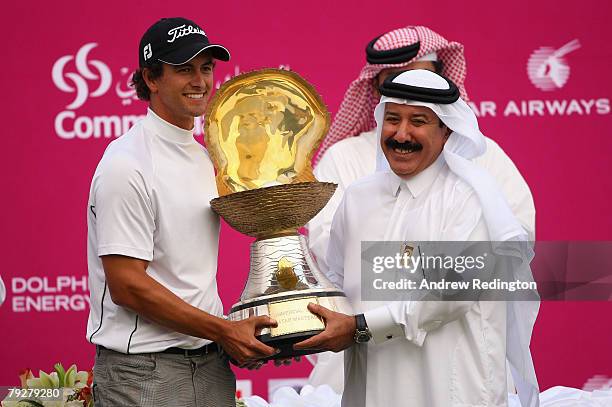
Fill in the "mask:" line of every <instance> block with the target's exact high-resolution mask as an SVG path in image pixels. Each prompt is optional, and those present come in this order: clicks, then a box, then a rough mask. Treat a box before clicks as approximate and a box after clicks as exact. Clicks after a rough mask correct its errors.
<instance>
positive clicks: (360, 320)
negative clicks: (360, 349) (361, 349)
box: [355, 314, 372, 343]
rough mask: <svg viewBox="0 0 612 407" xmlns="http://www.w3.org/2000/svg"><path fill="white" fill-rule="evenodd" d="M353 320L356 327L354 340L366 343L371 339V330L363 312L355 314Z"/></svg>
mask: <svg viewBox="0 0 612 407" xmlns="http://www.w3.org/2000/svg"><path fill="white" fill-rule="evenodd" d="M355 322H356V324H357V329H355V342H356V343H366V342H368V341H369V340H370V339H372V332H370V330H369V329H368V324H367V323H366V319H365V317H364V316H363V314H357V315H355Z"/></svg>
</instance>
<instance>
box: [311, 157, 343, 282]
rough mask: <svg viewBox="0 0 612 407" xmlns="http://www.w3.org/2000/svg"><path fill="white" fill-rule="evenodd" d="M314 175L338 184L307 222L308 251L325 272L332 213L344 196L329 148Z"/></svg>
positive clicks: (321, 179)
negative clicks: (319, 209) (315, 214)
mask: <svg viewBox="0 0 612 407" xmlns="http://www.w3.org/2000/svg"><path fill="white" fill-rule="evenodd" d="M314 175H315V177H316V178H317V180H319V181H321V182H333V183H335V184H338V187H337V188H336V191H335V192H334V194H333V196H332V197H331V199H330V200H329V202H328V203H327V205H325V207H324V208H323V209H321V211H320V212H319V213H318V214H317V216H315V217H314V218H312V219H311V221H310V222H308V225H307V228H308V246H309V248H310V251H311V252H312V253H313V254H314V255H315V257H316V258H317V264H318V265H319V269H320V270H321V271H322V272H323V273H325V274H327V273H328V270H329V265H328V264H327V259H326V255H327V250H328V245H329V239H330V230H331V225H332V221H333V219H334V214H335V213H336V210H337V209H338V206H340V202H341V201H342V197H343V196H344V189H345V185H343V184H342V182H341V180H340V175H339V173H338V168H337V167H336V164H335V162H334V159H333V155H332V154H331V153H330V150H327V151H326V152H325V154H323V157H321V160H320V161H319V163H318V164H317V166H316V167H315V170H314Z"/></svg>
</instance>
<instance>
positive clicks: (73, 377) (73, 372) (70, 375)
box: [64, 365, 77, 388]
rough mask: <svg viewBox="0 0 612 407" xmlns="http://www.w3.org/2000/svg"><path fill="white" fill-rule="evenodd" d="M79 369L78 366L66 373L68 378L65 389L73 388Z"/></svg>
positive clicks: (71, 367)
mask: <svg viewBox="0 0 612 407" xmlns="http://www.w3.org/2000/svg"><path fill="white" fill-rule="evenodd" d="M76 374H77V367H76V365H72V366H70V368H69V369H68V370H67V371H66V377H65V379H64V387H68V388H73V387H74V382H75V380H76Z"/></svg>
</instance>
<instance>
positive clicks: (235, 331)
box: [217, 316, 278, 369]
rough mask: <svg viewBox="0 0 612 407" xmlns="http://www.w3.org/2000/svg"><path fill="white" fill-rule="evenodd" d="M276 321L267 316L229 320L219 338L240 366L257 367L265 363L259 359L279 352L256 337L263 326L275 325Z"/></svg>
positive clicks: (224, 348) (223, 346) (226, 350)
mask: <svg viewBox="0 0 612 407" xmlns="http://www.w3.org/2000/svg"><path fill="white" fill-rule="evenodd" d="M276 325H277V323H276V321H275V320H273V319H272V318H270V317H267V316H259V317H251V318H248V319H244V320H242V321H227V326H226V328H225V329H224V330H223V332H221V333H220V337H219V339H218V340H217V342H219V344H220V345H221V347H222V348H223V350H224V351H225V353H227V354H228V355H229V356H230V358H231V361H232V362H233V363H235V364H236V365H237V366H239V367H246V368H250V369H256V368H259V367H261V366H262V365H263V362H262V361H259V359H262V358H266V357H268V356H272V355H274V354H276V353H277V352H278V350H277V349H274V348H272V347H270V346H267V345H265V344H264V343H263V342H261V341H259V340H258V339H257V338H255V335H258V334H259V333H260V332H261V330H262V329H263V328H269V327H275V326H276Z"/></svg>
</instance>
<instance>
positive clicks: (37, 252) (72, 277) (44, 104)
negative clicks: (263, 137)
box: [0, 0, 612, 396]
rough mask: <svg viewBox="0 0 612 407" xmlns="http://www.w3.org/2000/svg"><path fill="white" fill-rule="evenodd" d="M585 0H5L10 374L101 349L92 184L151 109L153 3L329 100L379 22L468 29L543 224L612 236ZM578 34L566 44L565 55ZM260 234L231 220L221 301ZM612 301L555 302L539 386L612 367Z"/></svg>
mask: <svg viewBox="0 0 612 407" xmlns="http://www.w3.org/2000/svg"><path fill="white" fill-rule="evenodd" d="M587 3H588V4H584V5H583V6H581V7H576V6H575V4H573V3H572V4H570V3H567V4H565V3H563V2H535V4H534V2H531V1H527V0H517V1H512V2H506V3H505V4H499V2H493V1H484V0H480V1H474V2H471V5H470V6H467V7H466V6H464V4H463V2H456V1H446V0H439V1H435V2H431V5H427V4H425V3H423V2H420V3H418V2H415V3H412V4H411V3H409V2H406V1H399V0H397V1H386V2H365V1H345V0H342V1H309V2H279V1H271V2H247V1H243V2H234V1H226V2H224V4H222V3H221V2H215V3H212V2H201V1H193V0H185V1H182V2H180V3H176V4H180V6H176V7H170V6H159V5H154V4H151V2H141V1H138V2H137V1H133V2H118V1H105V2H99V3H97V4H93V3H82V2H77V1H74V0H73V1H67V2H61V3H53V2H41V3H39V4H34V3H32V2H27V1H24V2H10V3H9V4H6V5H5V6H4V8H5V16H6V17H7V18H6V19H5V20H6V21H9V23H8V27H6V28H5V29H4V30H3V39H4V44H5V45H4V49H5V50H7V51H8V55H6V58H5V60H4V64H3V68H4V69H3V75H2V84H3V88H4V89H5V97H4V98H3V99H2V101H0V105H1V106H2V111H3V112H4V113H3V123H4V124H3V125H4V140H5V141H4V143H5V147H6V148H5V149H4V153H3V159H2V160H1V162H0V174H2V190H3V199H2V204H1V205H2V211H1V213H2V231H3V233H2V247H3V248H4V257H3V262H2V263H3V264H2V268H1V269H0V273H1V275H2V278H3V280H4V281H5V283H6V285H7V289H8V298H7V300H6V302H5V303H4V305H3V306H2V307H1V308H0V324H1V325H0V326H1V327H2V346H0V361H1V364H0V385H14V384H17V383H18V381H17V374H18V371H19V369H21V368H23V367H31V368H34V369H35V370H36V371H37V370H38V369H44V370H49V369H50V368H51V367H52V365H53V363H55V362H56V361H61V362H63V363H64V364H70V363H73V362H76V363H77V364H78V366H79V367H81V368H89V367H90V366H91V365H92V363H93V347H92V346H91V345H89V344H88V343H87V342H86V340H85V325H86V319H87V304H86V303H84V302H83V301H84V298H85V297H86V290H85V289H83V285H82V284H83V277H84V276H86V274H87V266H86V256H85V248H86V222H85V214H86V208H87V205H86V203H87V195H88V189H89V183H90V179H91V176H92V174H93V171H94V169H95V166H96V164H97V162H98V160H99V158H100V156H101V155H102V152H103V151H104V149H105V147H106V146H107V144H108V143H109V141H110V140H111V138H110V137H112V136H113V135H114V134H119V133H121V123H122V121H126V122H129V120H130V118H129V117H126V116H129V115H140V114H143V113H144V111H145V108H146V106H145V104H143V103H142V102H140V101H136V100H133V99H132V98H131V95H130V94H129V93H126V91H129V89H128V88H127V87H126V81H127V79H128V73H129V72H131V71H132V70H133V68H134V67H135V66H136V65H137V44H138V41H139V38H140V35H141V34H142V33H143V32H144V30H145V29H146V28H147V27H148V26H149V25H150V24H151V23H152V22H154V21H155V20H157V19H158V18H160V17H164V16H176V15H182V16H185V17H188V18H191V19H194V20H195V21H197V22H199V23H200V24H201V25H202V26H203V28H204V30H205V31H206V32H207V33H209V35H210V37H211V39H212V40H213V41H219V42H221V43H222V44H224V45H226V46H227V47H228V48H229V49H230V50H231V52H232V56H233V58H232V61H231V62H229V63H219V64H218V69H217V71H216V73H215V75H216V79H217V80H223V78H224V77H225V76H226V75H229V74H233V73H235V72H237V71H248V70H252V69H256V68H262V67H278V66H279V65H288V66H289V67H290V68H291V69H293V70H295V71H297V72H299V73H300V74H302V75H303V76H304V77H306V78H307V79H308V80H309V81H310V82H311V83H313V84H314V85H315V87H316V88H317V89H318V90H319V92H320V93H321V94H322V96H323V99H324V100H325V101H326V103H327V105H328V106H329V109H330V111H331V112H332V113H335V112H336V110H337V108H338V106H339V104H340V101H341V99H342V96H343V94H344V91H345V89H346V87H347V85H348V84H349V82H350V81H352V80H353V79H354V78H355V77H356V75H357V74H358V72H359V70H360V68H361V66H362V63H363V59H364V55H363V54H364V47H365V44H366V43H367V42H368V41H369V40H370V39H371V38H372V37H374V36H375V35H378V34H380V33H382V32H384V31H387V30H389V29H392V28H396V27H399V26H404V25H407V24H422V25H427V26H430V27H432V28H433V29H435V30H437V31H439V32H440V33H442V34H443V35H445V36H446V37H447V38H449V39H453V40H456V41H460V42H462V43H463V44H464V45H465V47H466V54H467V55H466V56H467V61H468V79H467V89H468V91H469V94H470V97H471V99H472V100H473V101H474V102H475V104H476V107H477V110H478V111H479V113H480V115H481V118H480V123H481V128H482V129H483V132H484V133H485V134H487V135H489V136H490V137H492V138H493V139H495V140H497V141H498V142H499V143H500V144H501V145H502V147H503V148H504V149H505V150H506V152H507V153H508V154H509V155H510V156H511V157H512V158H513V159H514V162H515V163H516V165H517V166H518V167H519V169H520V170H521V171H522V173H523V174H524V176H525V178H526V180H527V182H528V183H529V185H530V186H531V189H532V191H533V195H534V199H535V203H536V208H537V211H538V212H537V234H538V239H540V240H563V239H574V240H612V217H611V216H610V214H609V207H610V205H609V199H610V197H611V196H612V178H611V177H610V173H611V170H612V163H611V162H610V159H609V155H610V152H611V151H612V138H610V135H609V132H610V129H611V128H612V126H611V124H612V122H611V117H612V116H611V115H610V101H609V100H610V98H611V97H612V76H610V75H609V74H608V73H607V68H608V66H610V65H611V64H612V47H611V46H610V39H611V38H612V36H611V34H612V28H610V27H611V26H610V24H609V20H610V17H611V15H612V13H611V10H612V8H611V6H609V2H607V1H604V0H597V1H589V2H587ZM573 40H577V42H573V43H572V44H571V45H574V46H573V47H570V52H568V53H566V54H565V55H564V56H562V57H561V56H559V55H558V54H559V53H557V54H554V52H553V51H555V50H559V48H561V47H562V46H563V45H565V44H568V43H570V42H571V41H573ZM88 44H91V45H88ZM542 47H549V48H550V49H546V48H544V49H542ZM88 50H89V52H88ZM538 50H539V51H538ZM79 51H80V54H78V53H79ZM536 51H538V52H537V53H536ZM534 53H536V56H533V55H534ZM537 55H540V56H542V55H544V57H547V56H551V55H552V57H553V58H555V62H557V63H560V64H562V65H565V66H567V67H568V69H569V71H568V70H567V69H564V68H563V67H561V68H560V69H559V70H557V71H554V72H551V73H549V74H548V78H549V79H545V80H544V81H540V82H539V83H535V84H534V83H532V82H531V81H530V79H529V75H528V70H527V63H528V61H529V60H530V58H537ZM62 57H64V58H62ZM532 61H533V63H534V64H537V63H538V60H537V59H532ZM54 67H55V69H54ZM54 71H55V75H53V72H54ZM568 73H569V76H568V77H567V78H566V76H567V74H568ZM555 81H556V82H555ZM536 85H538V86H539V87H536ZM542 88H546V90H543V89H542ZM77 89H80V92H78V91H77ZM523 105H524V107H523ZM493 107H495V115H492V114H491V113H492V111H493ZM483 108H484V109H483ZM555 108H556V109H557V110H554V109H555ZM529 109H531V111H530V110H529ZM485 113H486V114H485ZM75 124H76V127H77V130H76V132H74V127H75ZM105 126H108V128H105ZM115 127H116V128H115ZM105 133H106V134H108V135H109V136H110V137H104V134H105ZM100 135H101V136H100ZM98 136H99V137H98ZM200 140H201V137H200ZM249 243H250V239H247V238H245V237H243V236H241V235H239V234H238V233H237V232H234V231H233V230H231V229H229V228H228V227H226V226H224V228H223V230H222V234H221V249H220V261H219V281H220V284H219V285H220V291H221V296H222V298H223V301H224V304H225V306H226V308H227V307H229V306H230V305H231V304H232V302H234V301H235V299H236V298H237V297H238V295H239V294H240V291H241V290H242V285H243V281H244V279H245V276H246V273H247V269H248V255H247V253H248V245H249ZM43 278H46V279H47V283H48V284H47V285H46V286H41V282H42V281H43ZM26 283H27V285H26V286H25V287H24V284H26ZM66 308H68V309H69V310H66ZM611 315H612V303H610V302H591V303H587V302H582V303H567V302H564V303H562V302H558V303H551V302H548V303H544V304H542V308H541V313H540V316H539V319H538V322H537V324H536V327H535V332H534V337H533V342H532V349H533V355H534V359H535V364H536V369H537V373H538V378H539V381H540V384H541V387H542V389H546V388H548V387H550V386H553V385H567V386H573V387H582V386H583V385H584V383H585V382H586V381H587V380H588V379H589V378H591V377H592V376H594V375H596V374H603V375H607V376H612V368H611V366H612V350H611V348H610V343H611V342H612V341H611V337H612V318H611ZM309 371H310V365H309V364H308V363H305V362H304V363H301V364H298V365H295V366H292V367H289V368H282V369H277V368H274V367H264V368H263V369H262V370H261V371H259V372H255V373H253V372H248V371H244V370H239V369H237V376H238V378H242V379H252V381H253V390H254V393H256V394H260V395H263V396H266V395H267V388H268V387H267V386H268V379H273V378H285V377H305V376H307V374H308V373H309Z"/></svg>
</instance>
